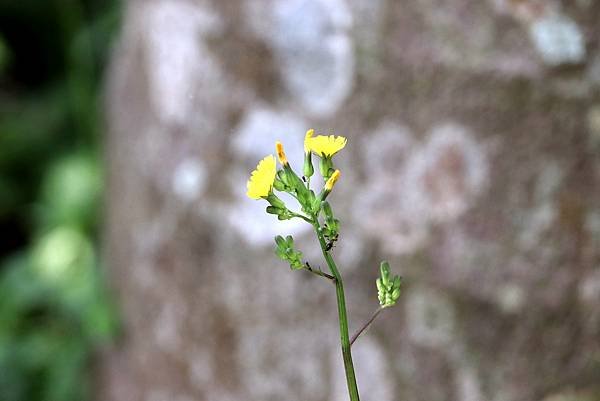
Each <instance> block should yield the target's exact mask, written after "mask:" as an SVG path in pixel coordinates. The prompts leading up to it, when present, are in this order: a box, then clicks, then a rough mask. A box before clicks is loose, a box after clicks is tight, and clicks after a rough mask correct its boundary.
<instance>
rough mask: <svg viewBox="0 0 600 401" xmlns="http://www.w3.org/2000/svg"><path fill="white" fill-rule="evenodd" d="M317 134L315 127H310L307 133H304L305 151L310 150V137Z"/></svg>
mask: <svg viewBox="0 0 600 401" xmlns="http://www.w3.org/2000/svg"><path fill="white" fill-rule="evenodd" d="M314 134H315V130H314V129H312V128H311V129H309V130H308V131H306V135H304V153H308V152H310V139H311V138H312V136H313V135H314Z"/></svg>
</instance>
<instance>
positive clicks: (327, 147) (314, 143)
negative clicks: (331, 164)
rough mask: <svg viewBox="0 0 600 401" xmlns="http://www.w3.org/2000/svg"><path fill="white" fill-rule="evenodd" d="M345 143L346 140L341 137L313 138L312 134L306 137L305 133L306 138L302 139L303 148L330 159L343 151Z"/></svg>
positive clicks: (323, 136)
mask: <svg viewBox="0 0 600 401" xmlns="http://www.w3.org/2000/svg"><path fill="white" fill-rule="evenodd" d="M309 132H310V131H309ZM346 142H347V139H346V138H344V137H343V136H333V135H329V136H325V135H318V136H315V137H313V136H312V133H311V135H310V136H308V132H307V136H306V137H305V138H304V147H305V148H308V149H310V150H311V151H312V152H314V153H315V154H317V155H319V156H325V157H331V156H333V155H335V154H336V153H337V152H339V151H340V150H342V149H344V146H346Z"/></svg>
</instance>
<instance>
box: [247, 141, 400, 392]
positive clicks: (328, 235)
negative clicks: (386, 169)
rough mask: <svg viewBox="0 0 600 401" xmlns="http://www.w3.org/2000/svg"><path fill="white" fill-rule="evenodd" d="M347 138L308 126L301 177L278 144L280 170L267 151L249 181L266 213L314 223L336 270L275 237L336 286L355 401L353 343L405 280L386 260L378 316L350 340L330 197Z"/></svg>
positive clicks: (300, 264) (279, 250) (281, 253)
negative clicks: (287, 198)
mask: <svg viewBox="0 0 600 401" xmlns="http://www.w3.org/2000/svg"><path fill="white" fill-rule="evenodd" d="M346 142H347V140H346V138H344V137H342V136H333V135H329V136H324V135H318V136H314V130H312V129H311V130H308V131H307V132H306V135H305V137H304V165H303V167H302V174H303V175H302V177H300V176H299V175H298V174H296V172H295V171H294V170H293V169H292V167H291V166H290V163H289V161H288V159H287V156H286V154H285V151H284V148H283V144H282V143H281V142H276V144H275V149H276V151H277V158H278V159H279V163H280V164H281V168H280V169H277V165H276V161H275V157H273V155H268V156H266V157H265V158H264V159H262V160H261V161H260V162H259V164H258V166H257V167H256V169H255V170H254V171H253V172H252V175H251V176H250V180H248V184H247V187H248V192H247V195H248V197H250V198H252V199H265V200H266V201H267V202H268V203H269V206H267V208H266V212H267V213H269V214H273V215H276V216H277V218H278V219H279V220H289V219H293V218H299V219H302V220H304V221H305V222H307V223H308V224H310V225H311V226H313V229H314V231H315V234H316V236H317V239H318V240H319V245H320V246H321V251H322V253H323V257H324V258H325V261H326V262H327V266H328V268H329V271H330V273H331V274H328V273H325V272H323V271H321V269H320V268H318V269H314V268H312V267H311V265H310V264H309V263H308V262H307V261H305V260H303V254H302V252H300V251H299V250H297V249H296V248H295V246H294V239H293V237H292V236H291V235H288V236H286V237H285V238H284V237H283V236H281V235H278V236H276V237H275V244H276V248H275V253H276V254H277V256H278V257H279V258H280V259H282V260H283V261H284V262H286V263H289V265H290V268H291V269H292V270H306V271H308V272H310V273H313V274H315V275H317V276H320V277H323V278H326V279H328V280H330V281H332V282H333V283H334V284H335V288H336V297H337V305H338V320H339V327H340V342H341V348H342V357H343V360H344V370H345V373H346V382H347V385H348V393H349V396H350V400H351V401H359V400H360V396H359V393H358V386H357V384H356V375H355V372H354V364H353V361H352V353H351V346H352V344H353V343H354V342H355V341H356V339H357V338H358V337H359V336H360V335H361V334H362V333H363V332H364V331H365V330H366V329H367V328H368V327H369V326H370V325H371V323H372V322H373V321H374V320H375V318H376V317H377V316H378V315H379V314H380V313H381V311H382V310H383V309H384V308H388V307H391V306H393V305H394V304H395V303H396V301H397V300H398V298H399V296H400V286H401V283H402V280H401V278H400V277H399V276H392V275H391V272H390V268H389V264H388V262H385V261H384V262H382V263H381V266H380V277H379V278H378V279H377V281H376V286H377V292H378V299H379V303H380V306H379V308H378V309H377V310H376V311H375V313H374V315H373V316H372V317H371V318H370V319H369V320H368V321H367V322H366V323H365V324H363V325H362V326H361V328H360V329H359V330H358V331H357V332H356V334H354V335H353V336H352V339H350V337H349V335H348V318H347V312H346V299H345V295H344V284H343V281H342V276H341V274H340V272H339V270H338V268H337V265H336V264H335V262H334V260H333V257H332V255H331V250H332V248H333V247H334V245H335V243H336V242H337V241H338V239H339V232H340V221H339V220H338V219H337V218H335V215H334V213H333V210H332V208H331V205H330V204H329V202H327V200H326V199H327V197H328V196H329V194H330V193H331V191H332V190H333V188H334V186H335V184H336V182H337V181H338V180H339V178H340V175H341V173H340V170H337V169H336V168H335V166H334V164H333V156H334V155H335V154H337V153H338V152H339V151H340V150H342V149H343V148H344V147H345V146H346ZM313 154H315V155H316V156H317V157H319V173H320V174H321V176H322V177H323V179H324V181H325V184H324V185H323V187H322V188H321V190H320V191H319V192H318V193H315V191H313V190H312V189H311V185H310V181H311V177H312V176H313V174H314V172H315V169H314V166H313V162H312V155H313ZM274 190H276V191H278V192H284V193H288V194H290V195H291V196H292V197H293V198H295V199H296V200H297V201H298V204H299V206H300V212H294V211H292V210H290V209H289V208H288V206H287V205H286V204H285V202H283V201H282V200H281V199H280V198H279V197H278V196H277V195H275V193H274V192H273V191H274Z"/></svg>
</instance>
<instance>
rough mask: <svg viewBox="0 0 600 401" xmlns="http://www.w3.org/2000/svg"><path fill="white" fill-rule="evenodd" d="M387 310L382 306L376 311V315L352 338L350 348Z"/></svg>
mask: <svg viewBox="0 0 600 401" xmlns="http://www.w3.org/2000/svg"><path fill="white" fill-rule="evenodd" d="M384 309H385V308H384V307H382V306H380V307H379V308H377V310H376V311H375V313H373V316H371V318H370V319H369V320H368V321H367V322H366V323H364V324H363V325H362V326H361V328H360V329H358V331H357V332H356V333H354V335H353V336H352V338H351V339H350V346H352V344H354V341H356V340H357V339H358V337H359V336H360V335H361V334H362V333H363V331H365V330H366V329H367V328H369V326H370V325H371V323H373V322H374V321H375V319H376V318H377V316H379V314H380V313H381V312H382V311H383V310H384Z"/></svg>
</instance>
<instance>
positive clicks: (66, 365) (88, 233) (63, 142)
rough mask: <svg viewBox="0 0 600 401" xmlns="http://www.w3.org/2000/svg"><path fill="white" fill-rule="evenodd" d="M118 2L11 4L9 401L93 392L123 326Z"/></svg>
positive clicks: (6, 169)
mask: <svg viewBox="0 0 600 401" xmlns="http://www.w3.org/2000/svg"><path fill="white" fill-rule="evenodd" d="M119 11H120V9H119V4H118V3H117V2H116V1H110V0H109V1H106V0H50V1H39V0H19V1H14V0H0V237H1V240H0V400H1V401H25V400H26V401H35V400H44V401H67V400H85V399H88V398H90V397H89V396H90V394H89V391H90V386H89V383H90V378H89V371H90V369H89V368H90V367H91V362H92V360H91V356H92V355H93V352H94V350H95V349H97V347H98V346H100V345H102V344H105V343H106V342H108V341H109V340H110V338H111V336H112V335H113V334H114V332H115V328H116V319H115V313H114V307H113V305H111V304H110V302H109V301H108V299H109V297H108V295H107V292H106V290H105V289H104V286H103V277H102V273H101V269H100V268H99V266H100V261H99V258H98V246H97V238H98V228H99V212H100V209H99V207H100V200H101V196H102V187H103V177H102V169H101V163H100V156H99V155H100V150H101V149H100V144H101V141H100V133H101V131H102V127H101V124H100V121H101V118H100V113H99V110H100V106H101V89H102V80H101V77H102V76H103V72H104V69H105V66H106V62H107V57H108V54H109V52H110V44H111V42H112V40H113V38H114V37H115V34H116V32H117V29H118V24H119Z"/></svg>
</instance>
